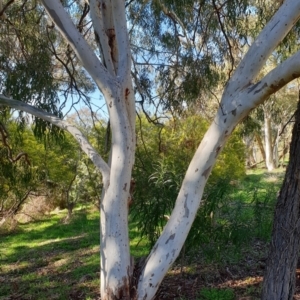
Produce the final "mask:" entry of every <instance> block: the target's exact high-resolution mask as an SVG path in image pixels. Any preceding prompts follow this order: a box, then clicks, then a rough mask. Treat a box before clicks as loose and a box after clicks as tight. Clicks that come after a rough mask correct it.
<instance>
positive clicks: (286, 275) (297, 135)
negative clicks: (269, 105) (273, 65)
mask: <svg viewBox="0 0 300 300" xmlns="http://www.w3.org/2000/svg"><path fill="white" fill-rule="evenodd" d="M295 118H296V120H295V125H294V128H293V133H292V141H291V145H290V161H289V164H288V167H287V171H286V174H285V179H284V182H283V185H282V187H281V190H280V193H279V196H278V200H277V201H278V202H277V205H276V209H275V216H274V224H273V232H272V238H271V243H270V247H269V255H268V259H267V263H266V270H265V275H264V282H263V291H262V299H263V300H292V299H293V296H294V292H295V283H296V267H297V261H298V253H299V246H300V218H299V202H300V101H299V102H298V108H297V111H296V114H295Z"/></svg>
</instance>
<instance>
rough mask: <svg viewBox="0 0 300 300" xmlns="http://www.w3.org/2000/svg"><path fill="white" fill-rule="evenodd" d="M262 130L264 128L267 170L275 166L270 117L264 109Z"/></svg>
mask: <svg viewBox="0 0 300 300" xmlns="http://www.w3.org/2000/svg"><path fill="white" fill-rule="evenodd" d="M264 130H265V152H266V167H267V169H268V171H272V170H273V169H274V168H275V165H274V159H273V149H272V131H271V118H270V116H269V113H268V112H266V111H265V110H264Z"/></svg>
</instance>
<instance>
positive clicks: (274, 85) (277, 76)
mask: <svg viewBox="0 0 300 300" xmlns="http://www.w3.org/2000/svg"><path fill="white" fill-rule="evenodd" d="M299 77H300V50H299V51H298V52H296V53H295V54H294V55H293V56H291V57H289V58H288V59H286V60H285V61H284V62H283V63H281V64H280V65H279V66H277V67H276V68H274V69H273V70H271V71H270V72H269V73H268V74H267V75H265V76H264V77H263V78H262V79H261V80H260V81H259V82H258V83H256V84H254V85H252V86H249V87H248V88H247V89H245V91H244V92H245V93H248V94H250V95H251V97H250V99H249V101H248V102H247V103H246V105H247V104H249V106H250V109H252V108H254V107H256V106H257V105H258V104H260V103H262V102H263V101H264V100H266V99H267V98H268V97H269V96H270V95H272V94H274V93H276V92H277V91H279V90H280V89H281V88H282V87H283V86H285V85H286V84H288V83H289V82H291V81H292V80H294V79H296V78H299ZM251 98H252V99H253V100H252V99H251Z"/></svg>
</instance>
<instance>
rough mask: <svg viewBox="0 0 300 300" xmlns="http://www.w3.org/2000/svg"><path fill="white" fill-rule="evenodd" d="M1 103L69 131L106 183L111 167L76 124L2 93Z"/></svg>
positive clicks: (0, 95)
mask: <svg viewBox="0 0 300 300" xmlns="http://www.w3.org/2000/svg"><path fill="white" fill-rule="evenodd" d="M0 104H4V105H7V106H9V107H13V108H16V109H18V110H21V111H25V112H27V113H29V114H32V115H34V116H36V117H38V118H41V119H43V120H45V121H47V122H50V123H51V124H53V125H56V126H58V127H60V128H62V129H64V130H66V131H68V132H69V133H70V134H72V136H73V137H74V138H75V139H76V140H77V142H78V143H79V145H80V147H81V149H82V150H83V151H84V152H85V153H86V154H87V155H88V157H89V158H90V159H91V160H92V162H93V163H94V164H95V166H96V167H97V168H98V169H99V170H100V172H101V174H102V176H103V182H104V184H105V185H106V184H107V182H106V180H108V178H109V174H110V168H109V166H108V165H107V163H106V162H105V161H104V160H103V158H102V157H101V156H100V155H99V154H98V153H97V151H96V150H95V149H94V148H93V146H92V145H91V144H90V143H89V142H88V140H87V139H86V138H85V136H84V135H83V133H82V132H81V131H80V130H78V129H77V128H76V127H75V126H73V125H71V124H70V123H68V122H67V121H65V120H62V119H60V118H58V117H56V116H54V115H52V114H49V113H47V112H44V111H43V110H41V109H38V108H35V107H34V106H31V105H29V104H27V103H24V102H22V101H19V100H14V99H10V98H7V97H5V96H4V95H2V94H0Z"/></svg>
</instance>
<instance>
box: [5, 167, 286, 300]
mask: <svg viewBox="0 0 300 300" xmlns="http://www.w3.org/2000/svg"><path fill="white" fill-rule="evenodd" d="M283 176H284V172H283V170H281V172H278V171H276V172H272V173H267V172H266V171H262V170H255V171H251V172H250V173H249V174H248V175H247V176H246V177H245V178H243V179H241V180H240V181H238V182H237V183H234V187H233V189H232V190H231V194H230V195H229V196H230V201H231V202H232V205H233V206H230V205H231V204H230V205H229V206H228V207H226V205H224V207H223V208H220V209H223V210H222V214H220V215H219V219H218V220H217V221H218V222H219V224H221V225H222V224H224V227H225V226H227V224H228V220H233V221H234V222H236V223H235V224H233V226H232V228H236V232H235V233H234V232H233V233H231V232H229V234H237V238H239V237H241V238H245V237H246V238H248V237H247V234H249V228H250V227H249V226H250V225H251V226H252V227H251V228H250V229H251V234H252V235H253V236H256V237H258V238H265V239H268V237H269V236H270V228H271V224H272V215H273V208H274V203H275V199H276V193H277V192H278V190H279V188H280V185H281V182H282V179H283ZM236 205H240V208H238V209H237V206H236ZM253 207H254V208H253ZM255 207H256V210H255ZM233 208H234V209H233ZM66 214H67V212H66V211H55V212H53V213H52V214H51V215H49V216H46V217H45V219H44V220H42V221H36V222H31V223H28V224H23V225H22V224H21V225H19V226H18V228H17V231H16V232H14V233H10V234H7V235H1V236H0V300H4V299H8V297H9V296H13V297H15V298H16V299H23V300H27V299H35V300H39V299H41V300H42V299H49V300H50V299H61V300H63V299H97V298H98V297H99V275H100V273H99V271H100V270H99V264H100V262H99V213H98V211H97V210H95V209H91V208H78V209H76V210H74V215H73V217H72V218H71V220H70V222H69V223H64V222H62V220H63V219H64V217H65V216H66ZM225 217H226V218H227V219H226V218H225ZM222 222H223V223H222ZM239 224H240V227H239V226H238V225H239ZM249 224H250V225H249ZM217 225H218V223H217ZM247 226H248V227H247ZM245 230H246V231H245ZM224 232H225V234H228V232H227V231H224ZM129 235H130V239H131V244H130V246H131V253H132V255H133V256H135V257H142V256H145V255H147V253H148V250H149V249H148V242H147V240H146V239H141V236H140V232H139V230H138V226H137V224H130V232H129ZM208 240H209V241H211V236H208ZM216 241H217V240H215V241H214V243H216ZM216 247H218V245H216V244H214V249H213V251H215V252H216V249H217V248H216ZM219 247H220V249H221V250H220V253H226V251H225V248H222V247H223V246H222V245H221V246H219ZM226 247H227V246H226ZM228 249H229V248H228ZM230 251H231V250H230ZM201 293H202V294H199V298H198V299H208V300H209V299H231V298H230V297H231V291H221V290H218V289H217V290H216V289H211V290H210V289H207V290H203V291H202V292H201ZM222 293H223V294H222ZM215 294H216V295H217V296H218V297H219V298H213V297H215Z"/></svg>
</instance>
